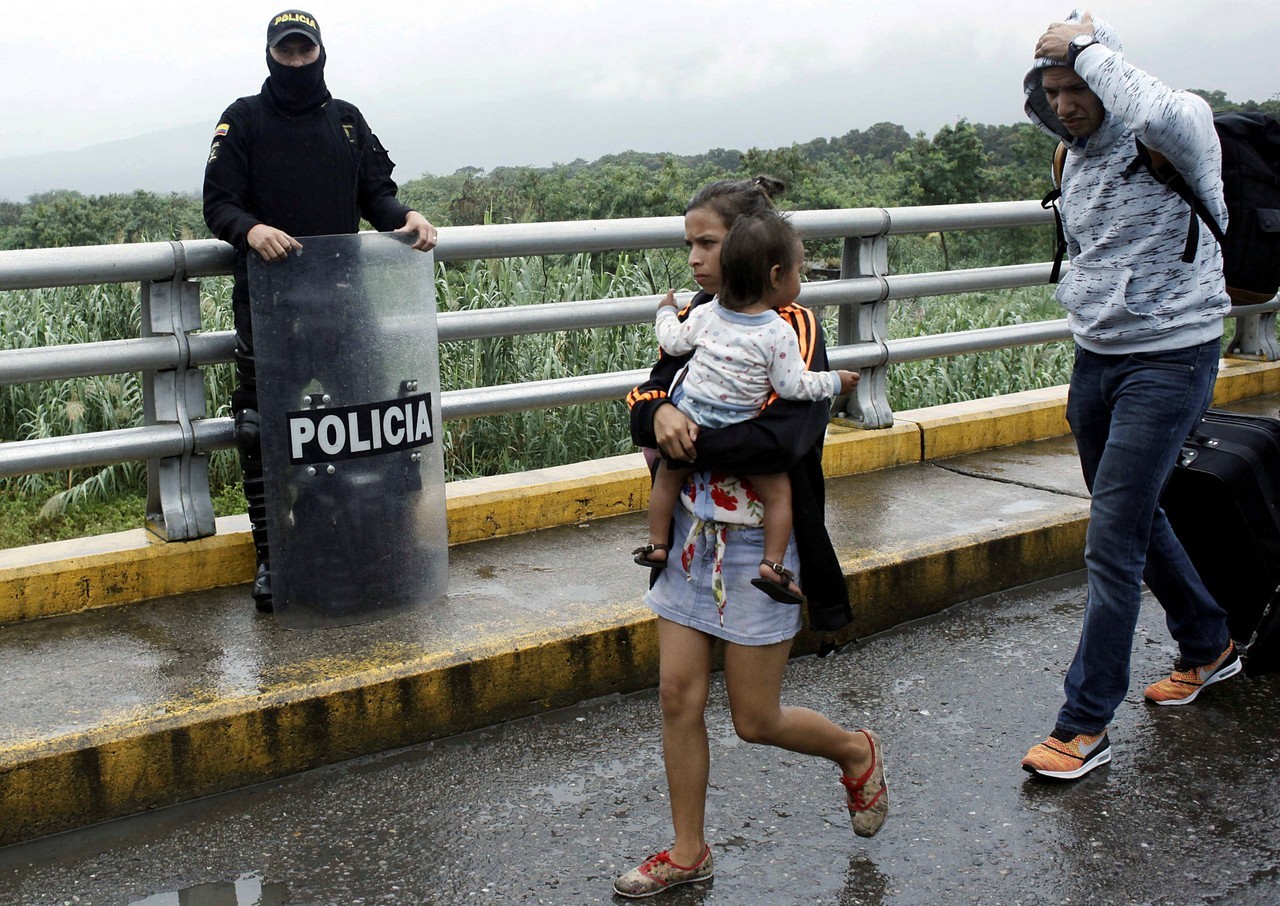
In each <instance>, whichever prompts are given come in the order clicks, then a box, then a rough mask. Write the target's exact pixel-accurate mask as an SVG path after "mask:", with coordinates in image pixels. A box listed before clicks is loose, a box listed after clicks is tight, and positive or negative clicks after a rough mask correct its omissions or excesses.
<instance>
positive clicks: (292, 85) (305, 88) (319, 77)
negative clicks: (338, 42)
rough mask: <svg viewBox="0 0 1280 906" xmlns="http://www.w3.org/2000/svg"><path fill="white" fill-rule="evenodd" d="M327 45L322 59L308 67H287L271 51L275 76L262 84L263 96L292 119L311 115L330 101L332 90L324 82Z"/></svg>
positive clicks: (269, 68)
mask: <svg viewBox="0 0 1280 906" xmlns="http://www.w3.org/2000/svg"><path fill="white" fill-rule="evenodd" d="M324 61H325V52H324V46H323V45H321V47H320V57H319V59H317V60H316V61H315V62H314V63H308V64H307V65H306V66H285V65H284V64H283V63H278V62H276V58H275V57H273V56H271V48H269V47H268V48H267V71H268V72H269V73H271V74H270V75H269V76H268V77H267V80H266V81H265V82H263V83H262V93H263V94H265V95H267V96H268V97H269V98H270V99H271V102H272V103H273V104H275V105H276V107H277V108H278V109H279V110H280V111H281V112H282V113H286V114H289V115H291V116H298V115H300V114H303V113H310V112H311V111H312V110H315V109H316V108H317V107H319V106H320V105H322V104H323V103H324V102H325V101H327V100H329V98H330V94H329V88H328V86H326V85H325V83H324Z"/></svg>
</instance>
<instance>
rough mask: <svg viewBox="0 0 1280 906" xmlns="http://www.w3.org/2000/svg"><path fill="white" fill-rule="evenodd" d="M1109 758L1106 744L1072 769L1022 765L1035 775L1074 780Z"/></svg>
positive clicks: (1109, 753)
mask: <svg viewBox="0 0 1280 906" xmlns="http://www.w3.org/2000/svg"><path fill="white" fill-rule="evenodd" d="M1110 760H1111V746H1107V750H1106V751H1105V752H1100V753H1098V754H1096V755H1091V756H1089V757H1088V758H1086V759H1085V760H1084V763H1083V764H1082V765H1080V767H1078V768H1076V769H1075V770H1074V771H1042V770H1040V769H1039V768H1033V767H1031V766H1030V765H1023V768H1022V769H1023V770H1024V771H1026V772H1027V773H1029V774H1035V775H1036V776H1037V777H1051V778H1053V779H1054V780H1076V779H1077V778H1080V777H1083V776H1084V775H1085V774H1088V773H1089V772H1090V771H1092V770H1093V769H1094V768H1098V767H1102V765H1104V764H1106V763H1107V762H1108V761H1110Z"/></svg>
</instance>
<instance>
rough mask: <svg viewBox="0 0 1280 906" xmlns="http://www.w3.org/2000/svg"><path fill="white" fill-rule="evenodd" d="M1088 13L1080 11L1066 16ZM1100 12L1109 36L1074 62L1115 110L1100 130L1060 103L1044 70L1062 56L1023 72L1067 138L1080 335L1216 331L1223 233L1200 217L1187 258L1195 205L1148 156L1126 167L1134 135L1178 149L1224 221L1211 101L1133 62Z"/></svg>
mask: <svg viewBox="0 0 1280 906" xmlns="http://www.w3.org/2000/svg"><path fill="white" fill-rule="evenodd" d="M1079 19H1080V15H1079V13H1078V12H1073V13H1072V14H1071V16H1069V17H1068V19H1067V20H1066V21H1069V22H1073V21H1078V20H1079ZM1093 23H1094V28H1095V32H1096V37H1097V40H1098V43H1096V44H1093V45H1091V46H1089V47H1087V48H1085V49H1084V50H1083V51H1081V52H1080V54H1079V55H1078V56H1077V57H1076V62H1075V71H1076V74H1077V75H1079V76H1080V77H1081V78H1082V79H1084V81H1085V83H1086V84H1087V85H1088V86H1089V88H1090V90H1092V91H1093V93H1094V94H1096V95H1097V96H1098V98H1099V99H1100V100H1101V101H1102V105H1103V107H1104V109H1105V110H1106V113H1105V115H1104V117H1103V120H1102V124H1101V126H1099V128H1098V130H1097V131H1096V132H1094V133H1093V134H1092V135H1090V136H1088V137H1086V138H1079V139H1076V138H1073V137H1072V136H1071V134H1070V133H1069V132H1067V130H1066V128H1065V127H1064V126H1063V125H1062V123H1061V122H1060V121H1059V120H1058V117H1057V115H1056V114H1054V112H1053V110H1052V108H1051V107H1050V106H1049V102H1048V99H1047V98H1046V97H1045V92H1044V86H1043V84H1042V78H1041V77H1042V74H1043V72H1044V69H1045V68H1046V67H1049V66H1062V65H1064V64H1063V63H1061V62H1059V61H1056V60H1049V59H1045V58H1040V59H1037V60H1036V61H1035V65H1034V67H1033V68H1032V69H1031V71H1030V72H1028V73H1027V76H1026V79H1025V80H1024V81H1023V89H1024V91H1025V93H1026V106H1025V109H1026V112H1027V116H1028V117H1029V118H1030V119H1031V122H1033V123H1034V124H1035V125H1037V126H1039V127H1040V128H1041V129H1042V130H1044V131H1045V132H1047V133H1048V134H1049V135H1051V136H1053V137H1054V138H1055V139H1061V140H1063V141H1065V142H1066V144H1067V149H1068V150H1067V159H1066V165H1065V167H1064V169H1063V173H1062V199H1061V201H1060V205H1061V212H1062V223H1063V229H1064V231H1065V233H1066V238H1067V252H1068V254H1069V255H1070V258H1071V267H1070V268H1069V269H1068V270H1067V271H1066V272H1065V273H1064V274H1063V277H1062V282H1061V283H1059V284H1058V288H1057V298H1058V302H1060V303H1061V304H1062V306H1063V307H1064V308H1066V310H1067V323H1068V325H1069V326H1070V328H1071V332H1072V334H1073V335H1074V336H1075V339H1076V342H1077V343H1079V344H1080V346H1082V347H1083V348H1085V349H1087V350H1089V351H1091V352H1097V353H1102V354H1110V355H1120V354H1128V353H1135V352H1152V351H1157V350H1165V349H1179V348H1182V347H1186V346H1195V345H1199V344H1201V343H1207V342H1209V341H1210V340H1213V339H1215V338H1217V337H1220V336H1221V335H1222V318H1223V315H1224V314H1225V313H1226V311H1227V310H1228V309H1229V308H1230V307H1231V300H1230V297H1229V296H1227V292H1226V286H1225V284H1224V281H1223V277H1222V253H1221V249H1219V247H1218V243H1217V240H1216V239H1214V237H1213V234H1212V232H1210V230H1209V229H1208V228H1207V227H1205V226H1204V225H1203V224H1201V226H1200V244H1199V248H1198V250H1197V253H1196V259H1195V261H1194V262H1192V263H1190V264H1187V263H1184V262H1183V261H1182V260H1181V259H1182V253H1183V249H1184V248H1185V246H1186V241H1187V225H1188V217H1189V216H1190V206H1189V205H1188V204H1187V203H1186V202H1185V201H1183V200H1182V199H1181V198H1179V197H1178V195H1177V194H1175V193H1174V192H1173V191H1172V190H1171V189H1169V188H1168V187H1166V186H1163V185H1161V184H1160V183H1158V182H1157V181H1156V180H1155V178H1154V177H1152V176H1151V174H1150V173H1149V172H1147V170H1146V168H1141V169H1139V170H1138V171H1137V172H1135V173H1134V174H1133V175H1131V176H1129V177H1128V178H1125V177H1124V176H1123V175H1122V174H1123V172H1124V170H1125V169H1126V168H1127V167H1128V166H1129V164H1130V163H1131V162H1132V161H1133V159H1134V158H1135V157H1136V156H1137V147H1136V145H1135V142H1134V139H1135V137H1136V138H1139V139H1141V140H1142V142H1143V144H1145V145H1146V146H1147V147H1148V148H1151V149H1153V150H1156V151H1159V152H1160V153H1162V154H1163V155H1165V157H1167V158H1168V159H1169V162H1170V163H1171V164H1172V165H1173V166H1174V167H1176V168H1177V170H1178V172H1179V173H1181V174H1182V175H1183V178H1184V179H1186V181H1187V184H1188V185H1189V186H1190V187H1191V188H1192V190H1194V192H1195V193H1196V195H1198V196H1199V197H1200V198H1201V199H1202V200H1203V201H1204V203H1205V205H1206V207H1207V208H1208V209H1209V211H1210V212H1211V213H1212V214H1213V216H1214V218H1215V219H1216V220H1217V221H1218V224H1219V225H1220V226H1221V227H1222V228H1223V229H1224V230H1225V229H1226V228H1227V207H1226V203H1225V202H1224V201H1223V197H1222V178H1221V173H1222V148H1221V146H1220V145H1219V144H1218V135H1217V132H1216V131H1215V130H1214V127H1213V113H1212V110H1211V109H1210V107H1209V105H1208V104H1207V103H1206V102H1205V101H1204V100H1203V99H1202V98H1200V97H1197V96H1196V95H1194V94H1190V93H1189V92H1185V91H1174V90H1172V89H1170V88H1169V87H1167V86H1165V85H1164V84H1162V83H1161V82H1159V81H1157V80H1156V79H1154V78H1152V77H1151V76H1149V75H1147V73H1145V72H1143V71H1142V70H1140V69H1136V68H1134V67H1133V66H1130V65H1129V64H1128V63H1126V62H1125V61H1124V57H1123V56H1122V53H1121V51H1122V48H1121V46H1120V41H1119V39H1118V38H1117V37H1116V35H1115V32H1114V31H1112V30H1111V28H1110V26H1108V25H1107V24H1106V23H1105V22H1102V21H1101V20H1099V19H1097V18H1095V19H1094V20H1093Z"/></svg>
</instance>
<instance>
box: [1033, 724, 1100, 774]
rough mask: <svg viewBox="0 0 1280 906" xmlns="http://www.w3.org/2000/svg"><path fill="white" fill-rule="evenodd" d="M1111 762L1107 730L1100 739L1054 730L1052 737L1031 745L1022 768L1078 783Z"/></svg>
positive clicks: (1098, 737)
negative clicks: (1076, 780)
mask: <svg viewBox="0 0 1280 906" xmlns="http://www.w3.org/2000/svg"><path fill="white" fill-rule="evenodd" d="M1110 760H1111V740H1109V739H1107V731H1106V730H1103V731H1102V732H1101V733H1099V734H1098V735H1097V736H1086V735H1085V734H1083V733H1072V732H1071V731H1070V730H1058V729H1055V730H1054V731H1053V732H1052V733H1050V734H1049V738H1048V739H1046V740H1045V741H1044V742H1042V743H1040V744H1039V745H1036V746H1032V747H1031V750H1030V751H1029V752H1027V755H1026V757H1025V758H1023V759H1022V769H1023V770H1024V771H1026V772H1028V773H1030V774H1038V775H1039V776H1041V777H1052V778H1053V779H1055V780H1075V779H1077V778H1079V777H1083V776H1084V775H1085V774H1088V773H1089V772H1090V771H1092V770H1093V769H1094V768H1096V767H1098V766H1099V765H1103V764H1106V763H1107V762H1108V761H1110Z"/></svg>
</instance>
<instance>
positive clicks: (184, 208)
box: [0, 90, 1280, 251]
mask: <svg viewBox="0 0 1280 906" xmlns="http://www.w3.org/2000/svg"><path fill="white" fill-rule="evenodd" d="M1196 93H1197V94H1199V95H1200V96H1202V97H1204V98H1205V99H1206V100H1208V101H1209V103H1210V104H1211V106H1213V108H1214V109H1215V111H1224V110H1243V111H1262V112H1265V113H1269V114H1270V115H1272V116H1280V95H1277V96H1275V97H1273V98H1272V99H1270V100H1268V101H1264V102H1261V103H1259V102H1255V101H1245V102H1241V103H1235V102H1232V101H1230V100H1229V99H1228V98H1227V97H1226V95H1225V94H1224V93H1223V92H1221V91H1203V90H1197V91H1196ZM1052 148H1053V142H1052V141H1051V140H1050V139H1049V138H1047V137H1046V136H1045V135H1044V134H1043V133H1041V132H1040V131H1039V130H1037V129H1035V128H1034V127H1032V126H1031V125H1030V124H1028V123H1018V124H1015V125H1001V126H991V125H983V124H977V123H970V122H968V121H967V120H964V119H961V120H959V121H957V122H956V123H954V124H950V125H946V126H943V127H942V128H941V129H939V130H938V131H937V132H936V133H935V134H934V135H933V136H932V137H928V136H926V135H925V134H924V133H923V132H919V133H917V134H916V135H914V136H912V135H910V134H908V133H907V131H906V130H905V129H904V128H903V127H902V126H899V125H896V124H894V123H877V124H875V125H873V126H870V127H869V128H867V129H861V130H859V129H854V130H851V131H850V132H848V133H846V134H844V135H842V136H839V137H835V138H829V139H828V138H816V139H813V140H812V141H809V142H805V143H803V144H793V145H791V146H790V147H785V148H775V149H760V148H751V149H749V150H747V151H745V152H741V151H736V150H728V149H724V148H717V149H714V150H711V151H707V152H706V153H704V154H698V155H676V154H662V153H643V152H636V151H627V152H624V153H621V154H612V155H607V156H605V157H601V158H599V159H598V160H595V161H592V162H587V161H584V160H575V161H573V162H572V163H568V164H556V165H553V166H550V167H529V166H520V167H497V168H494V169H492V170H490V171H487V172H486V171H484V170H481V169H479V168H475V167H464V168H462V169H459V170H457V171H456V172H454V173H452V174H450V175H447V176H432V175H424V176H421V177H418V178H416V179H409V180H407V181H404V182H403V183H402V184H401V186H400V197H401V198H402V199H403V200H404V201H405V203H406V204H408V205H410V206H411V207H413V208H416V209H417V210H419V211H421V212H422V213H423V214H425V215H426V216H427V217H428V219H430V220H431V221H432V222H433V223H436V224H437V225H441V226H463V225H471V224H485V223H527V222H538V221H558V220H595V219H612V218H620V217H651V216H666V215H670V214H674V213H679V212H680V211H681V210H682V209H683V207H684V204H685V202H686V201H687V200H688V199H689V197H690V196H691V195H692V194H693V192H694V191H695V190H696V189H697V188H698V187H699V186H700V185H702V184H704V183H706V182H708V181H710V180H713V179H719V178H723V177H727V176H747V175H753V174H755V173H769V174H771V175H773V176H776V177H778V178H780V179H782V180H783V181H785V182H786V183H787V186H788V189H787V193H786V195H785V197H784V199H783V206H784V207H787V208H793V209H797V210H812V209H830V208H851V207H868V206H875V207H894V206H899V205H917V204H958V203H967V202H981V201H1006V200H1015V199H1028V198H1039V197H1040V196H1041V195H1043V194H1044V192H1045V191H1046V190H1047V188H1048V185H1047V184H1048V181H1049V176H1048V174H1049V159H1050V156H1051V154H1052ZM195 165H198V164H193V166H195ZM208 235H209V233H208V230H207V229H206V227H205V225H204V220H203V217H202V215H201V205H200V199H199V198H198V197H197V196H194V195H184V194H179V193H171V194H157V193H152V192H144V191H137V192H133V193H130V194H112V195H95V196H86V195H83V194H81V193H79V192H73V191H66V190H57V191H50V192H43V193H40V194H38V195H33V196H31V197H30V198H29V199H28V200H27V201H25V202H0V249H18V248H48V247H65V246H76V245H96V244H113V243H122V242H142V241H166V240H171V239H197V238H206V237H207V236H208ZM971 251H972V250H971Z"/></svg>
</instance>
